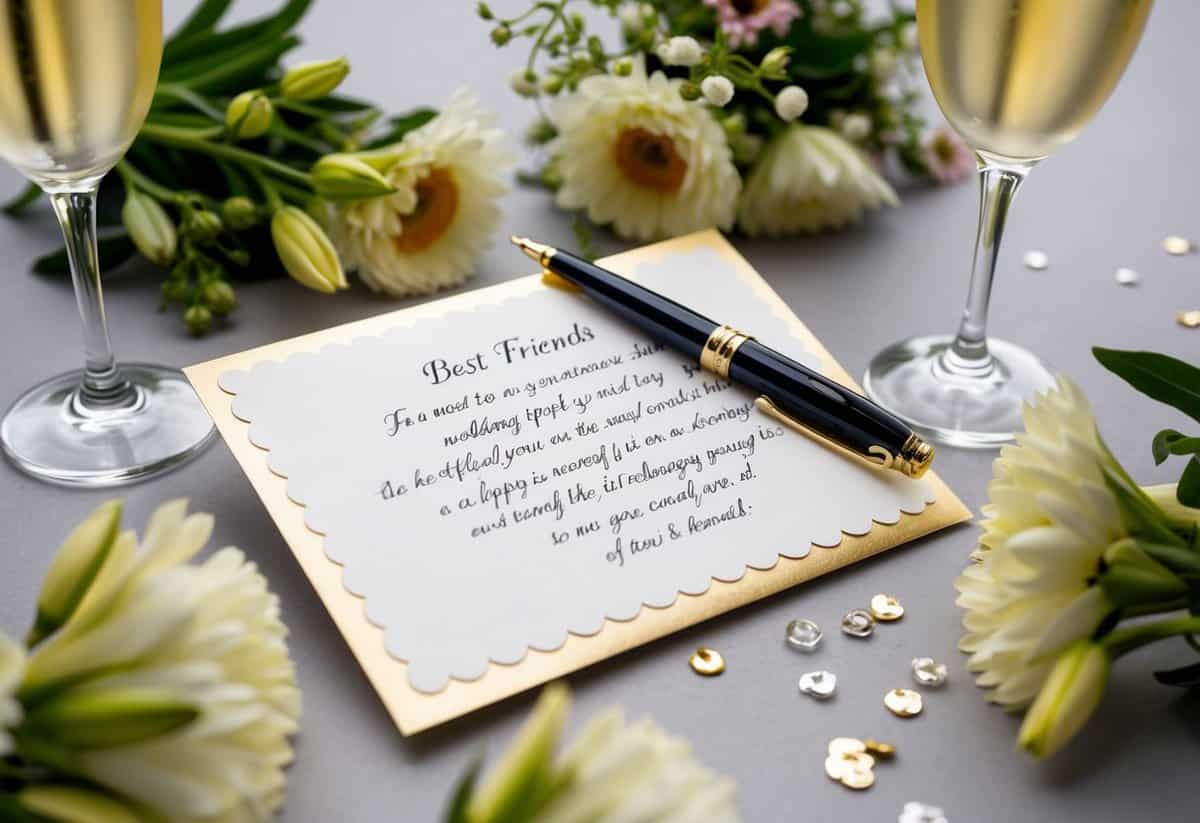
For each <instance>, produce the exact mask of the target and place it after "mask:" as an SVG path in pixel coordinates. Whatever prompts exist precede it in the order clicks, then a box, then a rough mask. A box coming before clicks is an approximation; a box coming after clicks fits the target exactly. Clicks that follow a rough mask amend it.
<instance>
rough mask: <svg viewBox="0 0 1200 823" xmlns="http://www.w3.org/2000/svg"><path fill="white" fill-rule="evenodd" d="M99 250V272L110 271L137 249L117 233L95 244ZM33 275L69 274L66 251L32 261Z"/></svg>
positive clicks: (131, 255)
mask: <svg viewBox="0 0 1200 823" xmlns="http://www.w3.org/2000/svg"><path fill="white" fill-rule="evenodd" d="M96 245H97V247H98V248H99V250H100V270H101V271H111V270H112V269H115V268H116V267H117V266H119V265H121V264H122V263H124V262H125V261H127V260H129V259H130V258H131V257H133V256H134V255H135V254H137V247H136V246H134V245H133V241H132V240H130V239H129V235H128V234H126V233H125V232H123V231H122V232H117V233H116V234H109V235H105V236H104V237H101V238H100V239H99V241H98V242H97V244H96ZM33 271H34V273H35V274H44V275H67V274H70V273H71V262H70V260H68V259H67V250H66V249H65V248H63V249H59V250H58V251H56V252H51V253H50V254H45V255H42V256H41V257H39V258H38V259H36V260H34V261H33Z"/></svg>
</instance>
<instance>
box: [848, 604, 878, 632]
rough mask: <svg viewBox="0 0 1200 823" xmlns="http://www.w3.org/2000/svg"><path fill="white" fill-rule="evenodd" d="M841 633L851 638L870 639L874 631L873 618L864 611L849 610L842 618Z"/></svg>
mask: <svg viewBox="0 0 1200 823" xmlns="http://www.w3.org/2000/svg"><path fill="white" fill-rule="evenodd" d="M842 631H843V632H845V633H846V634H848V635H850V636H851V637H870V636H871V634H872V633H873V632H874V631H875V618H874V617H871V613H870V612H869V611H867V610H866V609H851V610H850V611H848V612H846V616H845V617H843V618H842Z"/></svg>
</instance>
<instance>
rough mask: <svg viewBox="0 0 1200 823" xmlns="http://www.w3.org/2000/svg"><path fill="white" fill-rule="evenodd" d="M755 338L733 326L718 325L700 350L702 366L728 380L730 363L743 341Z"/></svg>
mask: <svg viewBox="0 0 1200 823" xmlns="http://www.w3.org/2000/svg"><path fill="white" fill-rule="evenodd" d="M753 339H754V338H753V337H751V336H750V335H748V334H745V333H743V332H740V331H738V330H737V329H735V328H733V327H732V326H717V328H716V329H714V330H713V333H712V334H710V335H709V336H708V340H707V341H705V343H704V348H703V349H701V350H700V367H701V368H703V369H705V370H706V371H710V372H712V373H713V374H715V375H716V376H717V377H723V378H725V379H726V380H728V379H729V364H730V363H732V362H733V356H734V355H735V354H737V350H738V349H739V348H741V345H742V344H743V343H745V342H746V341H747V340H753Z"/></svg>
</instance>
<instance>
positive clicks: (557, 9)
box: [525, 0, 568, 72]
mask: <svg viewBox="0 0 1200 823" xmlns="http://www.w3.org/2000/svg"><path fill="white" fill-rule="evenodd" d="M567 2H568V0H558V3H539V4H538V5H539V6H541V7H542V8H544V9H546V10H547V11H549V12H550V19H549V20H548V21H546V25H545V26H543V27H542V30H541V31H540V32H538V36H537V39H536V40H534V41H533V47H532V48H531V49H530V50H529V59H528V60H526V61H525V71H527V72H529V71H533V66H534V64H535V63H536V62H537V55H538V52H539V51H541V50H542V45H543V44H544V43H545V42H546V35H548V34H549V33H550V30H551V29H552V28H554V24H555V23H557V22H558V21H560V20H563V19H564V17H563V12H564V10H565V9H566V7H567Z"/></svg>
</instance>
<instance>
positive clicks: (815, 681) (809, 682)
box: [798, 671, 837, 700]
mask: <svg viewBox="0 0 1200 823" xmlns="http://www.w3.org/2000/svg"><path fill="white" fill-rule="evenodd" d="M798 685H799V687H800V691H801V692H803V693H804V694H807V695H809V696H810V697H815V698H817V699H818V700H825V699H826V698H829V697H833V693H834V692H835V691H836V690H837V675H836V674H834V673H833V672H827V671H816V672H805V673H804V674H802V675H800V682H799V683H798Z"/></svg>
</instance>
